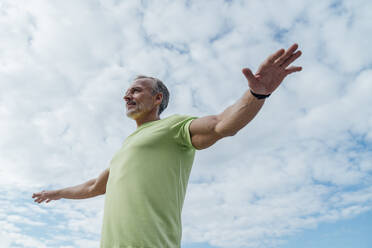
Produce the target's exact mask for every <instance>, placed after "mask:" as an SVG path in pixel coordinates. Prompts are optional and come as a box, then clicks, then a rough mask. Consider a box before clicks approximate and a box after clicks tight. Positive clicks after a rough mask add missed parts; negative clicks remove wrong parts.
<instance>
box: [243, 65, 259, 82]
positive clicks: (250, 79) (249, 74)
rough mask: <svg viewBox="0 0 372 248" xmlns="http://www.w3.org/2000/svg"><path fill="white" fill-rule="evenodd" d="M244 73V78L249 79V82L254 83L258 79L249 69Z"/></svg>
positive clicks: (244, 69)
mask: <svg viewBox="0 0 372 248" xmlns="http://www.w3.org/2000/svg"><path fill="white" fill-rule="evenodd" d="M242 72H243V74H244V76H245V77H246V78H247V79H248V81H250V82H253V81H255V80H256V77H255V76H254V75H253V73H252V71H251V70H250V69H249V68H243V70H242Z"/></svg>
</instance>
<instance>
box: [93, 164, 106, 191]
mask: <svg viewBox="0 0 372 248" xmlns="http://www.w3.org/2000/svg"><path fill="white" fill-rule="evenodd" d="M109 174H110V169H108V168H107V169H106V170H104V171H103V172H102V173H101V174H100V175H99V176H98V177H97V179H96V182H95V184H94V190H95V191H97V192H99V193H100V194H104V193H106V184H107V180H108V177H109Z"/></svg>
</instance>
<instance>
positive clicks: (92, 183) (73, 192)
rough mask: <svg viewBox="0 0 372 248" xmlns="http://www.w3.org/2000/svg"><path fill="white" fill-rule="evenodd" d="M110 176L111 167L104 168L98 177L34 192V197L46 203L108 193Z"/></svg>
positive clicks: (39, 201) (36, 200)
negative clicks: (78, 183) (65, 186)
mask: <svg viewBox="0 0 372 248" xmlns="http://www.w3.org/2000/svg"><path fill="white" fill-rule="evenodd" d="M108 177H109V169H106V170H104V171H103V172H102V173H101V174H100V175H99V176H98V177H97V178H95V179H91V180H89V181H87V182H85V183H83V184H80V185H77V186H73V187H68V188H64V189H59V190H49V191H45V190H43V191H41V192H38V193H34V194H33V195H32V198H35V200H34V201H35V202H37V203H42V202H43V201H46V203H48V202H50V201H51V200H59V199H61V198H66V199H86V198H90V197H94V196H97V195H102V194H105V193H106V184H107V180H108Z"/></svg>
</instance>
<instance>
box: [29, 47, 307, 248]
mask: <svg viewBox="0 0 372 248" xmlns="http://www.w3.org/2000/svg"><path fill="white" fill-rule="evenodd" d="M297 48H298V45H297V44H294V45H292V46H291V47H290V48H289V49H288V50H286V51H285V50H284V49H280V50H278V51H277V52H276V53H274V54H272V55H271V56H269V57H268V58H267V59H266V60H265V61H264V62H263V63H262V64H261V66H260V67H259V69H258V71H257V73H256V74H253V73H252V72H251V70H250V69H248V68H244V69H243V74H244V75H245V77H246V78H247V80H248V86H249V89H247V90H246V91H245V93H244V94H243V96H242V97H241V98H240V99H239V100H238V101H237V102H236V103H235V104H233V105H231V106H229V107H228V108H226V109H225V110H224V111H223V112H222V113H220V114H217V115H210V116H205V117H201V118H196V117H192V116H183V115H172V116H169V117H167V118H164V119H160V114H161V112H162V111H163V110H164V109H165V108H166V107H167V105H168V98H169V92H168V90H167V88H166V87H165V85H164V84H163V83H162V82H161V81H160V80H158V79H156V78H152V77H146V76H139V77H137V78H136V79H135V81H134V82H133V84H132V85H131V86H130V88H129V89H128V90H127V92H126V94H125V96H124V100H125V101H126V109H127V112H126V113H127V116H128V117H130V118H132V119H133V120H135V121H136V123H137V129H136V130H135V131H134V132H133V133H132V134H131V135H129V136H128V137H127V138H126V139H125V141H124V143H123V146H122V148H121V149H120V150H119V151H118V152H117V153H116V154H115V155H114V157H113V159H112V161H111V163H110V166H109V168H107V169H106V170H104V171H103V172H102V173H101V174H100V175H99V176H98V177H97V178H96V179H92V180H89V181H87V182H86V183H84V184H81V185H78V186H74V187H69V188H65V189H60V190H51V191H42V192H39V193H34V194H33V196H32V197H33V198H35V202H38V203H41V202H43V201H46V202H50V201H51V200H58V199H61V198H68V199H84V198H89V197H94V196H97V195H101V194H105V193H106V196H105V208H104V210H105V211H104V218H103V225H102V237H101V247H105V248H109V247H110V248H113V247H117V248H118V247H128V248H129V247H143V248H145V247H146V248H147V247H157V248H163V247H164V248H165V247H171V248H173V247H180V243H181V235H182V224H181V211H182V206H183V202H184V197H185V193H186V188H187V183H188V179H189V175H190V171H191V167H192V163H193V159H194V154H195V150H196V149H197V150H201V149H205V148H207V147H209V146H211V145H213V144H214V143H216V142H217V141H218V140H219V139H222V138H224V137H227V136H233V135H235V134H236V133H237V132H238V131H239V130H240V129H242V128H243V127H244V126H245V125H247V124H248V123H249V122H250V121H251V120H252V119H253V118H254V117H255V115H256V114H257V113H258V111H259V110H260V109H261V107H262V105H263V104H264V102H265V98H266V97H268V96H269V95H270V94H271V93H272V92H273V91H274V90H275V89H276V88H277V87H278V86H279V85H280V84H281V82H282V81H283V79H284V78H285V77H286V76H287V75H289V74H291V73H293V72H297V71H301V69H302V68H301V67H297V66H291V67H289V65H290V64H291V63H292V62H293V61H295V60H296V59H297V58H298V57H299V56H300V55H301V51H297V52H296V50H297Z"/></svg>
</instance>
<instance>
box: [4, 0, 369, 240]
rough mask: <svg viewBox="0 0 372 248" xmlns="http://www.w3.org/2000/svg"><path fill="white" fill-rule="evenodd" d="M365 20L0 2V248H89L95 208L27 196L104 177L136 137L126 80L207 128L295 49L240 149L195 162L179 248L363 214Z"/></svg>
mask: <svg viewBox="0 0 372 248" xmlns="http://www.w3.org/2000/svg"><path fill="white" fill-rule="evenodd" d="M370 7H371V3H370V2H368V1H364V0H359V1H353V2H350V1H349V2H346V1H337V2H334V1H316V2H312V3H304V2H299V1H294V0H287V1H282V2H281V3H278V2H277V1H265V2H252V1H209V2H204V1H186V2H180V1H177V2H175V1H167V2H159V1H142V2H141V3H137V2H135V1H98V0H97V1H92V2H89V3H88V2H83V1H74V2H71V1H64V2H58V3H52V2H43V1H32V2H28V1H21V2H17V3H15V2H12V1H3V2H2V3H1V5H0V27H1V28H0V37H1V38H0V47H1V49H0V65H1V66H0V82H1V83H0V120H1V121H0V137H1V139H0V164H1V168H0V174H1V176H2V180H1V182H0V193H1V194H0V195H1V197H0V201H1V205H2V206H3V207H2V208H1V209H0V223H1V226H3V227H4V228H3V229H2V231H1V232H0V242H1V243H0V246H2V247H96V246H97V245H98V242H99V237H100V229H101V220H102V214H103V197H99V198H95V199H89V200H85V201H72V200H61V201H58V202H51V203H48V204H49V205H45V206H43V205H41V206H39V205H36V204H34V203H33V202H32V199H31V194H32V192H35V191H39V190H42V189H47V188H60V187H67V186H71V185H76V184H80V183H82V182H84V181H87V180H89V179H91V178H94V177H96V176H97V175H98V174H99V173H100V172H101V171H102V170H104V169H105V168H107V166H108V164H109V162H110V159H111V157H112V156H113V154H114V152H115V151H116V150H117V149H118V148H119V147H120V146H121V144H122V142H123V140H124V139H125V137H126V136H128V135H129V134H130V133H131V132H132V131H133V130H134V129H135V124H134V123H133V121H131V120H129V119H128V118H126V117H125V113H124V104H123V100H122V97H123V93H124V91H125V89H126V88H127V87H128V86H129V84H130V82H131V80H133V78H134V77H135V76H136V75H137V74H146V75H150V76H156V77H159V78H161V79H162V80H163V81H164V82H165V83H166V84H167V86H168V87H169V89H170V92H171V97H170V104H169V107H168V109H167V110H166V111H165V112H164V116H163V117H166V116H168V115H171V114H173V113H181V114H190V115H194V116H204V115H209V114H217V113H219V112H221V111H222V110H223V109H224V108H226V107H227V106H229V105H230V104H233V103H234V102H235V101H236V100H237V99H238V98H239V97H240V96H241V95H242V93H243V91H245V90H246V89H247V83H246V81H245V79H244V76H243V75H242V74H241V69H242V68H243V67H249V68H251V69H252V70H253V71H255V70H257V68H258V66H259V63H260V62H261V61H262V60H263V59H265V58H266V56H268V55H269V54H270V53H272V52H274V51H275V50H277V49H279V48H281V47H288V46H289V45H290V44H292V43H293V42H298V43H299V45H300V49H301V50H302V51H303V55H302V57H301V58H300V59H299V60H298V62H296V64H298V65H301V66H303V71H302V72H301V73H297V74H293V75H291V76H290V77H288V78H287V79H286V80H285V81H284V82H283V84H282V85H281V86H280V87H279V88H278V90H277V91H276V92H274V93H273V94H272V96H270V98H269V99H268V100H267V101H266V103H265V105H264V106H263V108H262V110H261V112H260V113H259V114H258V115H257V116H256V118H255V119H254V120H253V121H252V122H251V123H250V124H249V125H248V126H247V127H245V128H244V129H242V130H241V131H239V133H238V134H237V135H235V136H234V137H229V138H226V139H223V140H220V141H219V142H217V144H216V145H214V146H213V147H211V148H209V149H208V150H203V151H199V152H197V155H196V159H195V162H194V166H193V170H192V172H191V177H190V182H189V186H188V191H187V194H186V200H185V205H184V208H183V243H184V244H186V243H192V242H205V243H209V244H211V245H214V246H217V247H274V246H280V245H281V244H283V242H285V239H286V237H287V236H288V235H295V234H296V233H298V232H299V231H302V230H304V229H307V228H316V227H317V225H319V224H320V223H324V222H337V221H339V220H342V219H346V218H351V217H353V216H356V215H358V214H360V213H363V212H366V211H370V210H371V209H370V204H371V201H372V188H371V187H370V186H369V185H370V183H371V180H372V177H371V171H372V163H371V161H372V153H371V140H372V130H371V127H372V119H371V116H372V113H371V110H370V108H369V106H370V105H371V100H370V99H371V98H370V96H369V92H371V87H372V86H371V84H370V78H371V76H372V71H371V59H370V56H369V54H370V52H371V51H370V48H369V45H368V44H369V43H370V42H371V40H372V37H371V36H372V35H371V33H370V32H369V28H370V26H371V20H370V15H369V9H370ZM57 234H58V235H57ZM67 237H68V241H67Z"/></svg>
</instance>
